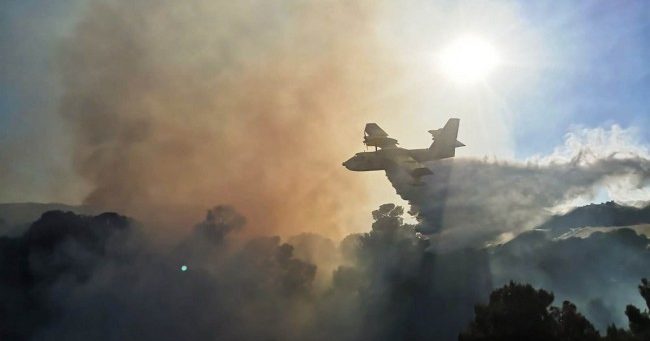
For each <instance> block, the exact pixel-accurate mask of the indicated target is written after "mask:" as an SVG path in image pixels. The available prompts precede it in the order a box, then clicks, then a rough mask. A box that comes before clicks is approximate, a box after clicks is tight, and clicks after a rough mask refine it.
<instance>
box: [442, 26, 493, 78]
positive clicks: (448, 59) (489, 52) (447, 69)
mask: <svg viewBox="0 0 650 341" xmlns="http://www.w3.org/2000/svg"><path fill="white" fill-rule="evenodd" d="M498 64H499V57H498V55H497V53H496V51H495V50H494V47H492V45H490V44H489V43H487V42H486V41H484V40H482V39H480V38H478V37H475V36H465V37H462V38H460V39H458V40H456V41H455V42H453V43H452V44H451V45H450V46H448V47H447V48H446V49H445V50H443V51H442V53H441V54H440V56H439V66H440V70H441V71H442V72H443V73H444V74H445V75H446V76H447V77H449V79H451V80H452V81H454V82H457V83H461V84H471V83H476V82H478V81H482V80H485V78H486V77H487V76H488V75H489V74H490V72H491V71H492V70H493V69H494V68H495V67H496V66H497V65H498Z"/></svg>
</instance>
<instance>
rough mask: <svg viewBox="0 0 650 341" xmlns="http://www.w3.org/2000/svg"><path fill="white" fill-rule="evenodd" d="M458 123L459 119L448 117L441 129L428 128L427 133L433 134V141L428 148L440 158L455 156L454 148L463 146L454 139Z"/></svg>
mask: <svg viewBox="0 0 650 341" xmlns="http://www.w3.org/2000/svg"><path fill="white" fill-rule="evenodd" d="M459 125H460V119H458V118H450V119H449V121H447V124H445V126H444V127H442V128H441V129H435V130H429V133H431V135H432V136H433V143H432V144H431V147H429V149H431V150H432V151H434V152H435V153H436V155H438V156H439V157H441V158H447V157H453V156H455V155H456V148H458V147H463V146H465V145H464V144H463V143H462V142H460V141H458V140H457V139H456V138H457V137H458V126H459Z"/></svg>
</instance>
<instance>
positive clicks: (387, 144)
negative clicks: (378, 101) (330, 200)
mask: <svg viewBox="0 0 650 341" xmlns="http://www.w3.org/2000/svg"><path fill="white" fill-rule="evenodd" d="M363 143H364V144H365V145H366V146H372V147H375V148H396V147H397V140H396V139H394V138H390V137H388V134H387V133H386V132H385V131H384V130H383V129H381V128H380V127H379V125H377V123H367V124H366V129H365V130H364V136H363Z"/></svg>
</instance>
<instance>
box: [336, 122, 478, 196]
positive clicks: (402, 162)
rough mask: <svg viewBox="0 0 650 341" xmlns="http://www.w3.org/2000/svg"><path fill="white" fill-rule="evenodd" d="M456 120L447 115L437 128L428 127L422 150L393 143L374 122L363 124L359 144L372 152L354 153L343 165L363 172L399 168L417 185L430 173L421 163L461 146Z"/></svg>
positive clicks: (454, 151) (453, 154) (442, 156)
mask: <svg viewBox="0 0 650 341" xmlns="http://www.w3.org/2000/svg"><path fill="white" fill-rule="evenodd" d="M459 124H460V119H457V118H451V119H449V121H447V124H445V126H444V127H443V128H441V129H435V130H429V133H430V134H431V135H432V138H433V143H432V144H431V146H430V147H429V148H426V149H405V148H401V147H398V146H397V140H396V139H393V138H390V137H388V134H387V133H386V132H385V131H384V130H383V129H381V128H380V127H379V126H378V125H377V124H376V123H368V124H366V129H365V131H364V137H363V143H364V144H365V145H366V146H370V147H375V150H374V151H371V152H361V153H357V154H356V155H354V156H353V157H351V158H350V159H349V160H347V161H345V162H343V166H344V167H345V168H347V169H349V170H351V171H356V172H367V171H377V170H383V171H386V173H387V174H388V172H390V171H393V170H396V169H400V170H404V171H406V173H408V174H409V175H410V176H411V177H412V178H413V180H414V182H413V183H412V184H413V185H421V184H422V182H421V181H420V178H421V177H423V176H426V175H430V174H433V173H432V172H431V170H430V169H429V168H427V167H425V166H424V165H423V163H424V162H427V161H434V160H440V159H445V158H449V157H453V156H455V155H456V148H458V147H463V146H465V145H464V144H463V143H461V142H460V141H458V140H456V138H457V136H458V126H459Z"/></svg>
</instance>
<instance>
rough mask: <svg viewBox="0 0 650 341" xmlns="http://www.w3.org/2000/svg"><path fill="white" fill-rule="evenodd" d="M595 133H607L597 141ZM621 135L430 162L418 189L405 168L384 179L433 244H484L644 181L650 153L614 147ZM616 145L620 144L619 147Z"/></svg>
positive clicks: (582, 135)
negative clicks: (528, 152)
mask: <svg viewBox="0 0 650 341" xmlns="http://www.w3.org/2000/svg"><path fill="white" fill-rule="evenodd" d="M594 134H600V135H601V137H607V138H606V139H605V140H602V139H601V140H599V141H594V138H593V135H594ZM617 134H620V128H618V127H613V128H612V130H609V131H605V130H602V129H595V130H585V131H583V132H579V133H575V134H569V135H568V136H567V141H566V144H565V146H563V147H561V148H558V149H557V150H556V151H555V152H554V153H553V154H551V155H548V156H546V157H543V158H541V157H537V158H535V159H531V160H529V161H527V162H519V161H493V160H480V159H469V158H457V159H450V160H441V161H435V162H432V163H431V164H430V165H429V168H430V169H431V170H432V171H433V175H431V176H426V177H423V181H424V185H423V186H413V185H412V183H413V180H412V178H411V176H410V175H409V174H407V173H406V172H404V171H401V170H400V169H396V170H391V171H389V172H387V176H388V178H389V180H391V182H392V184H393V186H394V187H395V189H396V190H397V193H398V194H399V195H400V196H401V197H402V198H403V199H405V200H408V201H409V203H410V204H411V212H412V213H413V214H415V215H416V216H417V218H418V219H419V221H420V224H419V230H420V231H421V232H423V233H426V234H431V235H432V238H433V239H434V242H435V243H434V245H437V246H438V247H440V248H447V249H448V248H455V247H463V246H467V245H482V244H483V245H484V244H485V243H487V242H494V241H499V240H501V241H503V240H502V238H507V239H509V238H512V237H513V236H515V235H517V234H518V233H520V232H522V231H525V230H529V229H531V228H534V227H536V226H539V225H540V224H542V223H543V222H544V220H545V219H548V217H549V216H550V214H551V213H552V212H553V210H557V209H558V208H562V207H563V206H566V205H567V204H569V203H571V202H572V201H575V200H576V199H579V198H593V197H594V195H595V193H596V192H597V190H598V188H599V187H613V188H618V189H623V188H625V187H626V186H625V185H626V184H627V187H629V188H631V190H635V189H636V190H640V189H642V188H644V187H645V186H647V185H648V179H649V177H650V157H649V155H648V153H647V152H646V151H644V150H640V149H639V148H638V147H637V146H636V145H631V144H628V145H618V146H617V145H616V144H615V143H613V142H612V139H613V138H614V139H615V138H616V137H617ZM614 142H616V141H614ZM612 147H618V148H617V149H615V150H616V151H615V152H614V151H612ZM619 196H620V193H619ZM617 199H620V198H617ZM507 239H506V240H507Z"/></svg>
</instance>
